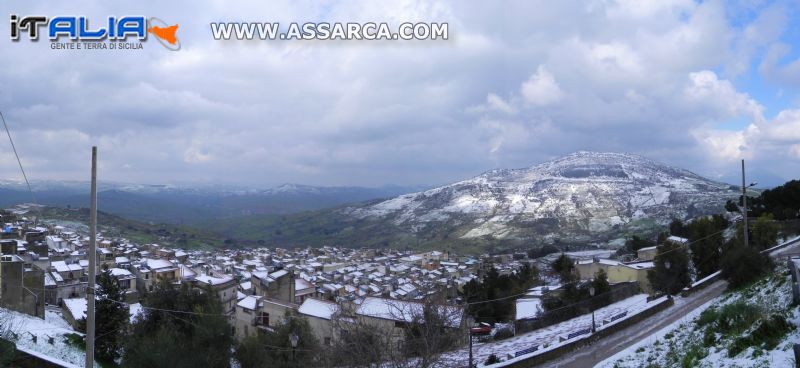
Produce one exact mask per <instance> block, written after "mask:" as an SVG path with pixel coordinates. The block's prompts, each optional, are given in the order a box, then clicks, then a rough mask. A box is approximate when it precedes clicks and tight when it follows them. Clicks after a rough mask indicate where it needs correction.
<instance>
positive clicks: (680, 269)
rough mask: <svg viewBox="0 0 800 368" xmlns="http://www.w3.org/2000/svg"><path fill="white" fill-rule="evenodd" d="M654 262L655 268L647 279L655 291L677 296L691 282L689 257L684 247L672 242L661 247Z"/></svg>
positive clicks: (648, 273) (649, 272)
mask: <svg viewBox="0 0 800 368" xmlns="http://www.w3.org/2000/svg"><path fill="white" fill-rule="evenodd" d="M653 262H654V264H655V267H654V269H652V270H650V271H648V272H647V279H648V281H650V285H651V286H652V287H653V289H654V290H657V291H661V292H664V293H667V294H676V293H678V292H679V291H681V289H683V288H684V287H685V286H686V285H689V283H690V282H691V279H690V277H689V256H688V255H686V249H685V248H684V247H683V246H682V245H679V244H675V243H672V242H665V243H664V244H662V245H659V246H658V248H656V257H655V259H654V260H653ZM667 265H669V266H667Z"/></svg>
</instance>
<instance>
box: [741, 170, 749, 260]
mask: <svg viewBox="0 0 800 368" xmlns="http://www.w3.org/2000/svg"><path fill="white" fill-rule="evenodd" d="M742 221H744V247H745V248H747V247H748V246H749V239H748V234H747V233H748V227H747V184H745V180H744V159H743V160H742Z"/></svg>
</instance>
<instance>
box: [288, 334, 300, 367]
mask: <svg viewBox="0 0 800 368" xmlns="http://www.w3.org/2000/svg"><path fill="white" fill-rule="evenodd" d="M289 342H290V343H292V362H294V361H295V349H297V343H298V342H300V336H297V334H296V333H294V332H292V334H291V335H289Z"/></svg>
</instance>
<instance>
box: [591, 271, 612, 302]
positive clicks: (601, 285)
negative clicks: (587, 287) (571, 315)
mask: <svg viewBox="0 0 800 368" xmlns="http://www.w3.org/2000/svg"><path fill="white" fill-rule="evenodd" d="M591 287H593V288H594V295H595V296H594V298H592V305H593V309H595V308H598V307H599V306H602V305H607V304H608V303H609V302H611V293H610V291H611V285H609V284H608V275H607V274H606V271H605V270H603V269H602V268H601V269H599V270H598V271H597V273H595V274H594V279H593V280H592V283H591Z"/></svg>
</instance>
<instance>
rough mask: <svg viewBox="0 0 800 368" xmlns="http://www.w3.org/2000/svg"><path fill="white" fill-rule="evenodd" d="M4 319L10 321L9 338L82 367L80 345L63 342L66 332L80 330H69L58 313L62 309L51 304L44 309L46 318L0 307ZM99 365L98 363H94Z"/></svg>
mask: <svg viewBox="0 0 800 368" xmlns="http://www.w3.org/2000/svg"><path fill="white" fill-rule="evenodd" d="M0 318H2V320H3V323H8V324H10V327H11V332H12V333H13V335H12V336H11V339H12V340H13V341H14V342H15V343H16V344H17V346H18V347H20V348H22V349H24V350H26V351H32V352H37V353H40V354H43V355H46V356H48V357H51V358H55V359H57V360H60V361H63V362H65V363H68V364H72V365H74V366H80V367H82V366H83V365H84V360H85V359H86V353H85V352H84V351H83V350H81V349H80V348H78V347H76V346H73V345H70V344H68V343H67V342H66V338H65V337H64V336H65V335H68V334H79V335H81V334H80V333H77V332H75V331H73V330H72V328H71V327H70V326H69V324H68V323H67V322H66V321H65V320H64V318H63V317H61V313H59V312H57V311H56V310H52V309H50V308H46V309H45V319H44V320H42V319H39V318H36V317H33V316H29V315H27V314H23V313H18V312H14V311H11V310H8V309H4V308H0ZM94 366H95V367H99V365H97V363H95V365H94Z"/></svg>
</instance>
